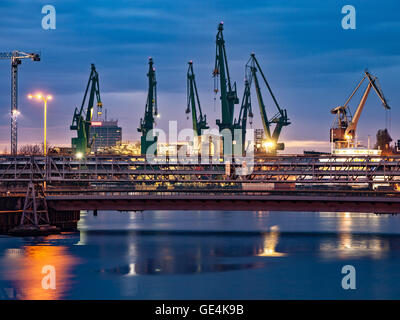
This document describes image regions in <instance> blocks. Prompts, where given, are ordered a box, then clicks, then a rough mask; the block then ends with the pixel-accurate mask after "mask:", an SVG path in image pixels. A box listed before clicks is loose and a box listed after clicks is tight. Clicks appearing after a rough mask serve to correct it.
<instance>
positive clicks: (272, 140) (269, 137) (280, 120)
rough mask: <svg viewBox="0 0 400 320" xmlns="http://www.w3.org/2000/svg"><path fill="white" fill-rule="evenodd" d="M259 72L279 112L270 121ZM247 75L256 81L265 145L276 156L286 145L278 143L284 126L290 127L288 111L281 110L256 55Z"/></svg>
mask: <svg viewBox="0 0 400 320" xmlns="http://www.w3.org/2000/svg"><path fill="white" fill-rule="evenodd" d="M257 71H258V72H260V74H261V77H262V79H263V80H264V83H265V85H266V87H267V88H268V91H269V93H270V95H271V97H272V100H273V101H274V104H275V107H276V108H277V110H278V112H277V113H276V114H275V115H274V116H273V117H272V118H271V119H268V116H267V112H266V109H265V104H264V100H263V96H262V92H261V88H260V82H259V80H258V77H257ZM246 73H247V77H248V78H251V79H252V80H254V86H255V89H256V93H257V100H258V105H259V108H260V113H261V120H262V124H263V128H264V132H265V136H266V140H265V141H264V143H263V145H264V147H265V149H266V152H267V153H269V154H276V151H277V150H284V149H285V145H284V143H278V140H279V136H280V134H281V131H282V128H283V127H284V126H288V125H290V122H289V119H288V116H287V112H286V109H281V108H280V106H279V104H278V102H277V100H276V98H275V95H274V94H273V92H272V89H271V87H270V85H269V84H268V81H267V79H266V77H265V75H264V73H263V71H262V69H261V67H260V64H259V63H258V61H257V59H256V56H255V54H254V53H252V54H251V55H250V59H249V61H248V62H247V64H246ZM273 124H275V128H274V130H273V132H272V133H271V126H272V125H273Z"/></svg>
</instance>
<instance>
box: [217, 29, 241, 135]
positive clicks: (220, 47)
mask: <svg viewBox="0 0 400 320" xmlns="http://www.w3.org/2000/svg"><path fill="white" fill-rule="evenodd" d="M223 30H224V24H223V22H221V23H220V24H219V26H218V33H217V37H216V52H215V67H214V71H213V77H214V92H215V93H217V92H218V77H219V80H220V81H219V83H220V90H221V94H220V99H221V117H222V119H217V121H216V124H217V125H218V127H219V131H220V132H221V131H222V130H224V129H229V130H231V133H232V134H233V130H232V129H233V115H234V112H235V104H238V103H239V99H238V97H237V90H236V82H234V83H233V86H232V84H231V78H230V75H229V68H228V59H227V56H226V48H225V40H224V36H223V33H222V31H223Z"/></svg>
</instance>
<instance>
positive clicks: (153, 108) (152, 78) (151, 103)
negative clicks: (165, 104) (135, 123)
mask: <svg viewBox="0 0 400 320" xmlns="http://www.w3.org/2000/svg"><path fill="white" fill-rule="evenodd" d="M147 77H148V83H149V84H148V94H147V100H146V106H145V111H144V118H141V119H140V127H139V128H138V132H141V133H142V136H141V137H140V150H141V154H142V155H145V154H146V153H147V149H148V148H149V147H150V146H151V145H152V144H154V143H156V142H157V137H156V136H152V137H147V133H148V132H149V131H151V130H153V128H154V117H155V116H156V117H157V116H158V107H157V81H156V69H155V68H154V62H153V59H152V58H151V57H150V58H149V71H148V73H147Z"/></svg>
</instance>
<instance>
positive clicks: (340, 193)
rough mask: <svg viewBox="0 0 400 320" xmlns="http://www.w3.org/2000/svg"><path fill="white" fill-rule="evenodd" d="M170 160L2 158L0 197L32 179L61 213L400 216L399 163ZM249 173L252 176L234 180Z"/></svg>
mask: <svg viewBox="0 0 400 320" xmlns="http://www.w3.org/2000/svg"><path fill="white" fill-rule="evenodd" d="M167 160H168V161H167V162H166V163H149V162H146V161H145V159H143V158H142V157H140V156H136V157H132V156H88V157H87V158H85V159H81V160H79V159H75V158H73V157H66V156H48V157H41V156H0V197H1V196H2V197H3V198H4V197H13V196H14V197H22V196H23V195H24V193H25V190H26V186H27V185H28V183H29V182H31V181H32V182H33V183H36V184H44V182H46V201H47V203H48V206H49V208H50V209H52V210H55V211H68V210H85V209H86V210H121V211H125V210H245V211H248V210H251V211H256V210H280V211H331V212H333V211H348V212H350V211H351V212H374V213H399V212H400V192H398V191H397V190H398V185H397V184H400V157H395V156H393V157H373V156H367V157H365V156H363V157H361V156H354V157H349V156H330V155H329V156H318V157H313V156H290V155H287V156H275V157H263V158H255V159H254V164H251V163H247V164H246V165H243V163H240V162H234V163H223V162H222V161H218V162H217V163H208V164H207V163H199V164H197V163H186V164H179V163H176V161H175V160H176V159H173V158H169V159H167ZM194 160H196V159H194ZM197 160H198V159H197ZM196 162H197V161H196ZM243 167H246V168H247V169H248V174H246V175H238V174H236V169H240V168H241V169H243ZM385 188H386V189H385Z"/></svg>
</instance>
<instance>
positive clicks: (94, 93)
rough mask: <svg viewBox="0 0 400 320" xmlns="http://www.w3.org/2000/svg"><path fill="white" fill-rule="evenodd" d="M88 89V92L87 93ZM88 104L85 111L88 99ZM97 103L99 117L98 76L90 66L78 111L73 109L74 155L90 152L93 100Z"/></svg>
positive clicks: (92, 66)
mask: <svg viewBox="0 0 400 320" xmlns="http://www.w3.org/2000/svg"><path fill="white" fill-rule="evenodd" d="M89 89H90V91H89ZM88 93H89V98H88V103H87V107H86V110H85V103H86V99H87V97H88ZM95 98H96V101H97V112H98V114H99V115H100V114H101V112H102V111H101V110H102V106H103V104H102V102H101V98H100V86H99V75H98V73H97V71H96V67H95V65H94V64H92V65H91V71H90V76H89V80H88V83H87V85H86V90H85V94H84V96H83V101H82V104H81V107H80V109H79V110H78V108H75V111H74V117H73V119H72V125H71V127H70V129H71V130H76V131H77V137H76V138H72V141H71V142H72V143H71V144H72V148H74V149H75V150H76V154H78V153H80V155H86V154H87V153H88V152H89V151H90V147H91V145H92V144H93V140H92V141H90V125H91V122H92V117H93V107H94V99H95Z"/></svg>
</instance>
